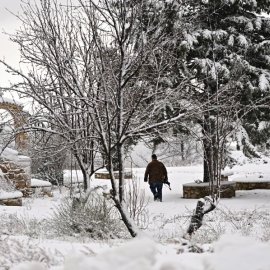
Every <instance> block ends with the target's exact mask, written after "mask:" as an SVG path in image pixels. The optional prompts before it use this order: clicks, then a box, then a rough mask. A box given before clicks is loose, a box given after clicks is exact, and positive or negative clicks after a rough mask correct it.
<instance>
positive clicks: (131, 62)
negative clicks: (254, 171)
mask: <svg viewBox="0 0 270 270" xmlns="http://www.w3.org/2000/svg"><path fill="white" fill-rule="evenodd" d="M153 2H155V1H153ZM143 12H145V7H144V1H143V0H140V1H131V2H128V1H124V0H123V1H109V0H100V1H94V0H93V1H91V0H90V1H84V0H78V1H76V5H75V3H74V1H73V3H72V4H71V2H68V4H67V5H61V4H60V3H59V2H58V1H57V0H48V1H40V5H33V4H31V3H30V4H29V3H28V4H26V5H25V7H24V12H23V15H22V17H21V18H20V19H21V21H22V27H21V30H20V31H18V32H17V33H16V35H14V36H13V37H12V38H13V41H14V42H16V43H17V44H18V45H19V47H20V50H21V54H22V60H23V62H25V63H26V64H27V69H28V72H24V71H23V70H16V69H14V68H12V67H10V66H8V65H7V64H6V63H5V64H6V66H7V67H8V68H9V69H10V70H12V71H13V72H14V73H15V74H17V75H20V76H21V78H22V79H23V81H22V83H20V84H17V85H14V87H13V89H15V90H16V91H19V92H20V93H21V94H22V95H23V96H28V97H32V98H33V99H34V100H35V101H36V102H37V103H38V104H39V105H40V108H41V109H40V112H42V113H41V114H40V116H41V117H40V118H39V119H41V120H42V122H43V125H42V126H40V121H38V120H39V119H37V118H35V119H37V122H38V123H39V126H37V125H35V126H34V125H33V127H35V128H36V129H37V130H44V131H45V130H47V131H49V132H51V133H57V134H58V135H60V136H61V137H62V138H63V140H64V142H65V144H66V145H69V146H70V148H71V150H72V151H73V154H74V155H75V157H77V158H78V159H77V160H78V163H79V161H80V160H82V161H83V162H84V161H85V160H84V159H83V157H84V156H85V153H87V151H90V150H93V151H96V152H97V151H98V152H99V153H101V154H102V156H103V157H104V159H105V161H106V166H107V168H108V170H109V173H110V176H111V187H112V190H111V194H110V195H111V198H112V200H113V201H114V203H115V206H116V207H117V209H118V210H119V212H120V215H121V218H122V220H123V221H124V222H125V225H126V227H127V228H128V230H129V232H130V234H131V235H132V236H136V234H137V232H136V229H135V228H134V226H133V225H132V222H131V220H130V219H129V217H128V216H127V214H126V213H127V211H126V210H125V202H124V188H123V184H124V177H123V174H124V167H123V159H124V157H125V153H124V151H125V149H126V148H127V146H128V145H129V144H130V143H131V142H132V141H133V140H134V139H136V138H139V137H141V136H145V135H148V134H152V133H153V132H156V131H157V130H160V129H162V128H164V129H165V128H166V127H167V126H168V125H169V124H171V123H173V122H175V121H177V120H178V119H180V118H182V117H183V114H182V113H181V109H182V106H181V104H178V108H177V109H176V110H174V113H173V114H171V115H168V117H165V118H159V117H157V116H158V115H160V112H161V111H163V108H164V107H165V105H166V104H170V103H171V102H173V101H177V100H179V98H178V95H179V93H180V92H177V91H174V90H173V89H172V88H170V87H167V88H166V89H165V91H164V87H162V77H161V76H159V74H161V73H162V72H163V70H164V68H166V69H168V67H169V65H170V62H168V61H167V59H166V55H165V52H166V51H164V53H163V54H162V53H159V54H157V53H156V52H157V51H158V50H159V48H160V47H159V44H160V43H161V42H162V41H163V40H164V39H163V34H162V33H159V29H160V23H158V21H157V20H155V22H157V23H155V24H153V22H152V21H149V22H148V24H147V27H145V24H142V16H143ZM159 19H160V21H161V22H163V18H162V16H159ZM150 31H151V33H152V34H153V35H152V36H150V35H148V32H150ZM150 59H151V61H152V63H153V65H152V66H151V70H150V72H148V73H147V74H146V73H145V70H146V69H147V68H148V67H149V60H150ZM149 78H152V79H153V80H155V83H154V84H153V82H152V81H151V80H150V79H149ZM89 156H90V155H89ZM115 157H116V160H117V164H116V163H115ZM79 164H80V163H79ZM86 165H89V162H86ZM115 168H117V169H118V171H119V179H115V175H114V170H115Z"/></svg>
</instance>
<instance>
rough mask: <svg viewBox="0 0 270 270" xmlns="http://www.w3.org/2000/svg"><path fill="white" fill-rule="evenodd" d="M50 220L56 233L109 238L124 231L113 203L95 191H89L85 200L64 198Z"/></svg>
mask: <svg viewBox="0 0 270 270" xmlns="http://www.w3.org/2000/svg"><path fill="white" fill-rule="evenodd" d="M50 222H51V226H52V228H53V229H54V230H55V233H56V234H57V235H71V236H74V235H81V236H87V237H91V238H94V239H109V238H117V237H120V236H121V234H122V233H123V231H124V228H123V225H122V223H121V221H120V219H119V216H118V215H117V213H116V211H115V208H114V207H113V205H111V204H110V202H109V201H107V200H106V199H105V198H104V197H103V196H102V195H101V194H98V193H97V192H91V194H90V195H89V197H88V198H87V200H86V201H84V200H81V199H79V198H76V197H73V198H66V199H64V200H63V202H62V203H61V204H60V205H59V206H58V207H57V208H56V209H55V211H54V214H53V217H52V219H51V221H50Z"/></svg>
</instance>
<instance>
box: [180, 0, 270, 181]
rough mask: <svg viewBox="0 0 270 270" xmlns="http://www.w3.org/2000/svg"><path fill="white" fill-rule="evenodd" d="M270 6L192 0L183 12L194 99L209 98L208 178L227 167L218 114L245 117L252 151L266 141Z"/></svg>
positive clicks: (183, 45)
mask: <svg viewBox="0 0 270 270" xmlns="http://www.w3.org/2000/svg"><path fill="white" fill-rule="evenodd" d="M269 11H270V1H255V0H250V1H237V0H219V1H217V0H215V1H214V0H202V1H189V2H188V3H187V4H186V6H185V9H184V12H183V13H182V14H183V17H182V20H183V21H184V22H185V25H186V28H185V31H183V32H182V35H181V37H180V38H179V43H180V44H179V56H180V57H179V60H180V61H182V64H183V66H184V67H185V68H184V71H185V72H186V76H188V77H189V78H190V80H191V82H192V84H193V89H192V88H191V89H190V91H191V92H192V91H193V93H194V92H197V93H196V95H193V96H192V99H193V101H194V102H197V103H200V104H202V105H203V104H204V105H205V104H207V102H208V104H207V107H204V108H203V109H202V110H201V113H202V117H201V119H200V124H201V126H202V132H203V135H204V136H203V143H204V150H205V158H204V160H205V164H204V169H205V173H204V181H205V182H209V181H212V180H214V179H216V177H217V174H218V172H220V169H221V168H217V167H218V166H219V165H218V164H216V160H219V158H220V157H219V158H217V155H218V153H215V151H217V149H215V148H219V150H218V151H222V150H224V149H221V148H220V145H219V142H217V136H218V135H217V132H218V128H219V127H218V126H217V125H218V122H217V117H219V120H220V119H225V118H227V120H228V119H229V120H231V121H234V122H236V121H237V120H238V121H239V119H241V121H240V122H241V125H242V128H243V129H244V130H245V131H246V132H245V133H242V134H243V135H246V136H242V138H241V142H240V143H241V144H242V149H243V151H244V152H245V153H246V154H250V155H252V154H253V155H254V154H256V153H255V151H254V149H253V148H252V147H250V145H252V143H253V144H256V143H262V142H264V140H263V139H264V138H265V137H266V136H265V134H268V132H269V130H268V128H269V125H264V127H263V128H262V129H260V131H261V133H262V134H264V137H262V136H260V140H258V127H259V126H260V123H261V121H265V122H269V120H270V118H269V117H270V114H269V100H270V99H269V96H270V72H269V70H270V18H269V17H266V16H265V15H263V14H264V13H267V12H269ZM198 89H199V91H198ZM228 101H229V102H228ZM222 105H225V106H222ZM230 128H231V127H230V126H229V125H228V126H227V131H229V129H230ZM223 131H224V130H223ZM227 131H226V132H227ZM222 144H223V147H224V144H225V142H224V141H223V142H222Z"/></svg>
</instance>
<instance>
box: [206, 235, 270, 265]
mask: <svg viewBox="0 0 270 270" xmlns="http://www.w3.org/2000/svg"><path fill="white" fill-rule="evenodd" d="M214 250H215V252H214V253H213V256H211V258H207V265H209V266H210V267H209V269H215V270H216V269H218V270H228V269H245V270H269V269H270V260H267V259H266V258H268V257H269V254H270V243H269V242H265V243H262V242H258V241H257V240H256V239H254V238H252V237H243V236H240V235H233V236H232V235H230V234H225V235H223V236H222V237H221V238H220V240H219V241H218V242H217V243H216V244H215V245H214ZM258 250H259V252H258Z"/></svg>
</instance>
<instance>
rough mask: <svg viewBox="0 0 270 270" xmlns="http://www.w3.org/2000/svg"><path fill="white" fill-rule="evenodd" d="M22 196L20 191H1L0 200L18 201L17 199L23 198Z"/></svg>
mask: <svg viewBox="0 0 270 270" xmlns="http://www.w3.org/2000/svg"><path fill="white" fill-rule="evenodd" d="M22 196H23V194H22V193H21V192H20V191H18V190H16V191H12V192H8V191H5V190H2V189H0V200H7V199H16V198H21V197H22Z"/></svg>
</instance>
